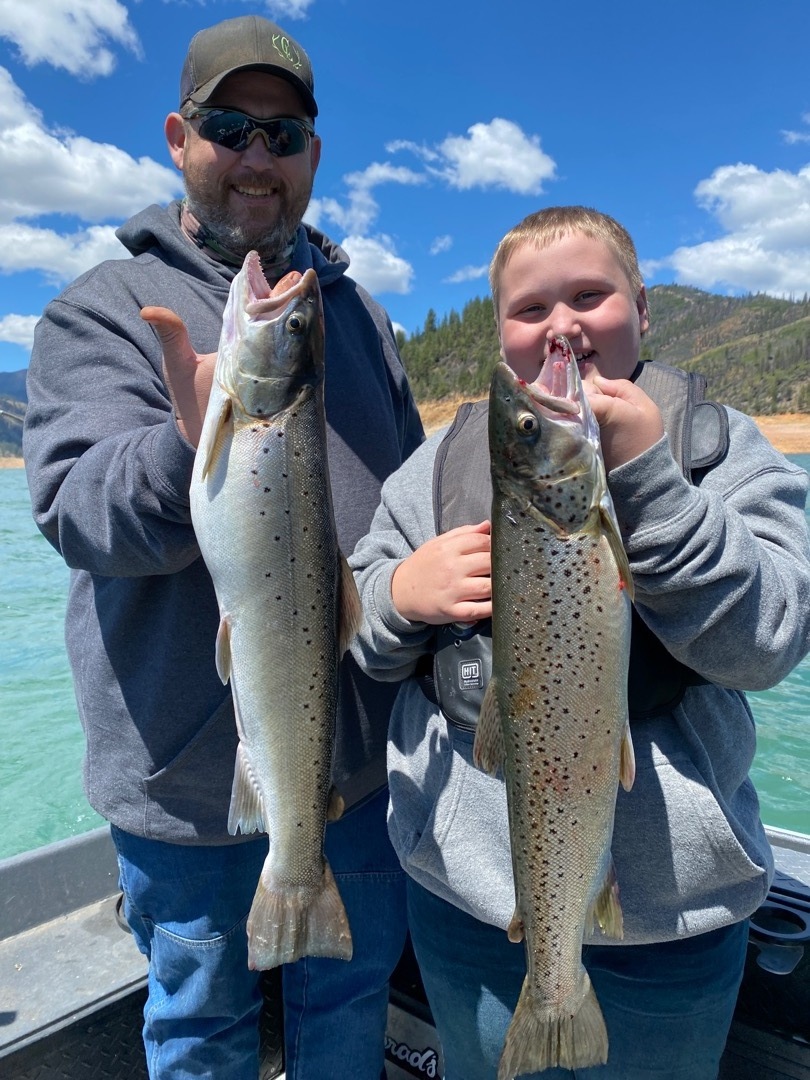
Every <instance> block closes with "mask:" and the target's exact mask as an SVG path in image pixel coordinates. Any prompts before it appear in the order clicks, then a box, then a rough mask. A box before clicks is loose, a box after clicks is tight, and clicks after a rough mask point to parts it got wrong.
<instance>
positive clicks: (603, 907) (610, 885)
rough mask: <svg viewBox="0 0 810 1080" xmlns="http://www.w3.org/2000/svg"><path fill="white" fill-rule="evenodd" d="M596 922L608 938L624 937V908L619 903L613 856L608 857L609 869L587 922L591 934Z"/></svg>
mask: <svg viewBox="0 0 810 1080" xmlns="http://www.w3.org/2000/svg"><path fill="white" fill-rule="evenodd" d="M594 922H596V923H598V924H599V929H600V930H601V931H602V933H603V934H607V936H608V937H612V938H616V939H621V938H623V937H624V919H623V916H622V906H621V904H620V903H619V883H618V881H617V880H616V867H615V866H614V865H613V856H612V855H610V856H608V868H607V871H606V873H605V878H604V881H603V882H602V884H601V886H600V888H599V892H598V893H597V894H596V896H595V898H594V901H593V904H592V905H591V908H590V911H589V912H588V917H587V919H586V921H585V925H586V928H587V930H588V932H589V933H593V927H594Z"/></svg>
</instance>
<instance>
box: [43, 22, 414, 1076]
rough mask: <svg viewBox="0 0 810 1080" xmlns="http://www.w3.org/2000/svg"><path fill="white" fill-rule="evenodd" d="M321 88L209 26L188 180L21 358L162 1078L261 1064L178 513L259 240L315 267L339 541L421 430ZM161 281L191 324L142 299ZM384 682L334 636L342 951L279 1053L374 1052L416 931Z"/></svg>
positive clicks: (334, 841) (282, 258)
mask: <svg viewBox="0 0 810 1080" xmlns="http://www.w3.org/2000/svg"><path fill="white" fill-rule="evenodd" d="M313 88H314V83H313V77H312V69H311V66H310V62H309V59H308V57H307V55H306V53H305V52H304V50H303V49H302V48H301V47H300V46H299V45H298V44H297V43H296V42H295V41H293V39H292V38H290V37H289V36H288V35H286V34H285V33H284V32H283V31H282V30H281V29H280V28H279V27H278V26H275V25H274V24H273V23H271V22H268V21H267V20H265V19H263V18H260V17H257V16H245V17H242V18H237V19H231V20H227V21H225V22H221V23H219V24H217V25H215V26H213V27H211V28H209V29H207V30H203V31H201V32H200V33H199V34H197V35H196V36H195V37H194V38H193V40H192V42H191V45H190V47H189V52H188V56H187V58H186V62H185V66H184V68H183V73H182V77H181V92H180V110H179V112H176V113H172V114H171V115H170V116H169V117H168V119H167V121H166V127H165V131H166V138H167V141H168V145H169V151H170V154H171V156H172V160H173V161H174V163H175V165H176V166H177V167H178V169H180V170H181V171H182V173H183V176H184V181H185V187H186V197H185V199H184V200H183V201H182V202H180V203H174V204H172V205H171V206H169V207H168V208H166V209H164V208H160V207H157V206H152V207H149V208H148V209H146V210H144V211H143V212H142V213H140V214H137V215H136V216H135V217H134V218H132V219H131V220H130V221H129V222H127V223H126V224H125V225H124V226H122V228H121V229H119V231H118V236H119V239H120V240H121V242H122V243H123V244H124V245H125V247H126V248H127V249H128V250H129V252H130V253H131V254H132V255H133V256H134V258H131V259H123V260H121V261H110V262H106V263H103V264H102V265H101V266H98V267H96V268H95V269H94V270H91V271H90V272H89V273H87V274H85V275H84V276H83V277H81V278H80V279H79V280H78V281H76V282H75V283H74V284H73V285H71V286H70V287H69V288H68V289H66V290H65V292H64V293H63V294H62V295H61V296H59V297H58V298H57V299H56V300H54V301H53V302H52V303H51V304H49V305H48V307H47V309H46V311H45V313H44V315H43V317H42V320H41V321H40V323H39V326H38V328H37V334H36V340H35V344H34V350H33V354H32V357H31V365H30V368H29V388H28V392H29V402H30V404H29V408H28V419H27V428H26V432H25V454H26V460H27V468H28V479H29V484H30V488H31V496H32V502H33V508H34V515H35V519H36V521H37V524H38V525H39V527H40V529H41V530H42V531H43V533H44V534H45V535H46V536H47V537H48V539H49V540H50V541H51V543H52V544H53V545H54V546H55V547H56V548H57V549H58V550H59V551H60V552H61V554H62V556H63V557H64V559H65V561H66V562H67V563H68V565H69V566H70V567H71V568H72V571H73V573H72V581H71V588H70V598H69V603H68V611H67V624H66V638H67V647H68V653H69V656H70V660H71V664H72V668H73V673H74V680H75V686H76V694H77V699H78V705H79V712H80V716H81V719H82V724H83V726H84V730H85V735H86V740H87V755H86V761H85V786H86V791H87V795H88V798H89V800H90V802H91V804H92V805H93V806H94V807H95V808H96V810H98V812H99V813H101V814H103V815H104V816H105V817H106V818H107V819H108V820H109V821H110V822H111V825H112V832H113V838H114V840H115V844H116V847H117V850H118V854H119V864H120V871H121V886H122V889H123V890H124V894H125V899H126V913H127V918H128V920H129V923H130V926H131V927H132V930H133V933H134V935H135V939H136V941H137V943H138V946H139V948H140V949H141V950H142V952H144V953H145V954H146V956H147V957H148V958H149V961H150V964H149V999H148V1002H147V1005H146V1009H145V1018H146V1019H145V1027H144V1042H145V1046H146V1052H147V1059H148V1066H149V1071H150V1076H151V1077H152V1078H155V1080H156V1078H159V1080H165V1078H174V1077H180V1076H182V1077H187V1076H191V1075H195V1076H208V1077H223V1078H227V1080H241V1078H242V1077H244V1078H250V1080H255V1078H256V1075H257V1070H258V1025H257V1018H258V1014H259V1011H260V1007H261V995H260V990H259V981H258V980H259V974H258V973H256V972H251V971H249V970H248V965H247V944H246V932H245V921H246V916H247V913H248V910H249V907H250V903H251V899H252V896H253V892H254V890H255V886H256V882H257V879H258V875H259V871H260V868H261V865H262V862H263V860H264V856H265V854H266V851H267V838H266V837H261V838H258V839H257V838H256V837H255V836H254V837H247V838H245V837H242V836H236V837H232V836H230V835H229V834H228V831H227V819H228V805H229V800H230V790H231V783H232V778H233V767H234V757H235V750H236V743H237V735H236V730H235V723H234V716H233V708H232V703H231V697H230V691H229V689H228V688H227V687H223V685H222V683H221V682H220V680H219V677H218V675H217V672H216V669H215V662H214V640H215V637H216V630H217V625H218V621H219V615H218V611H217V604H216V600H215V597H214V591H213V586H212V583H211V579H210V576H209V575H208V572H207V570H206V568H205V565H204V563H203V561H202V559H201V558H200V555H199V550H198V547H197V544H196V541H195V536H194V531H193V528H192V525H191V519H190V513H189V481H190V477H191V470H192V465H193V460H194V446H195V443H196V441H197V439H198V437H199V421H200V417H201V414H202V412H203V411H204V408H205V401H206V400H207V394H208V389H209V388H210V384H211V378H212V368H213V360H214V357H213V355H212V354H213V353H214V352H215V350H216V348H217V342H218V339H219V333H220V327H221V320H222V312H223V309H224V306H225V302H226V299H227V295H228V288H229V285H230V282H231V280H232V279H233V277H234V275H235V273H236V272H237V271H238V269H239V268H240V267H241V264H242V261H243V259H244V256H245V254H246V253H247V252H248V251H249V250H250V249H252V248H255V249H256V250H257V251H258V252H259V254H260V256H261V258H262V265H263V268H264V271H265V274H266V276H267V277H268V280H269V281H270V283H271V284H272V283H274V282H275V281H278V280H279V279H280V278H281V277H282V276H283V275H284V274H286V273H287V272H288V271H289V270H295V271H299V272H301V273H303V271H304V270H306V269H307V268H308V267H314V269H315V271H316V272H317V275H318V278H319V282H320V286H321V291H322V295H323V303H324V319H325V335H326V372H327V377H326V412H327V421H328V428H329V430H328V449H329V460H330V476H331V483H332V490H333V496H334V502H335V512H336V518H337V527H338V536H339V540H340V544H341V548H342V550H343V551H344V552H345V553H346V554H348V553H350V552H351V551H352V549H353V548H354V545H355V543H356V541H357V539H358V538H359V537H360V536H361V535H362V534H363V533H364V532H365V530H366V529H367V527H368V525H369V523H370V521H371V517H372V514H373V511H374V509H375V508H376V506H377V503H378V501H379V490H380V485H381V483H382V481H383V480H384V479H385V477H386V476H387V475H388V474H389V473H391V472H392V471H393V470H394V469H395V468H397V467H398V465H399V464H400V463H401V462H402V461H403V460H404V459H405V458H406V457H407V456H408V454H410V452H411V451H412V450H413V449H414V448H415V447H416V446H417V445H418V444H419V442H420V441H421V439H422V428H421V424H420V422H419V418H418V413H417V412H416V408H415V406H414V403H413V400H412V398H411V395H410V392H409V389H408V386H407V380H406V378H405V375H404V372H403V369H402V366H401V363H400V360H399V356H398V353H397V349H396V344H395V341H394V337H393V332H392V328H391V325H390V322H389V320H388V318H387V316H386V315H385V313H384V311H383V310H382V309H381V308H380V307H379V305H377V304H376V303H375V302H374V301H373V300H372V299H371V298H370V297H369V296H368V295H367V294H366V293H365V292H364V291H363V290H362V289H361V288H360V287H359V286H358V285H356V284H355V283H354V282H353V281H352V280H351V279H350V278H349V277H347V276H346V269H347V266H348V260H347V258H346V256H345V254H344V253H343V252H342V251H341V249H340V248H339V247H337V246H336V245H335V244H333V243H331V242H330V241H329V240H328V239H327V238H326V237H325V236H323V235H321V234H320V233H318V232H316V231H315V230H314V229H311V228H310V227H308V226H304V225H302V224H301V218H302V215H303V213H304V211H305V209H306V206H307V203H308V201H309V198H310V193H311V190H312V182H313V177H314V175H315V171H316V169H317V165H318V160H319V156H320V148H321V143H320V139H319V137H318V136H317V135H316V134H315V133H314V120H315V117H316V116H317V112H318V109H317V105H316V103H315V98H314V96H313ZM151 306H162V307H169V308H171V309H172V310H173V311H174V312H176V314H177V315H178V316H179V319H180V320H182V324H183V325H181V324H180V323H178V324H177V325H176V326H175V328H174V329H172V327H171V326H169V327H167V326H166V325H164V324H163V323H160V324H158V325H156V326H153V325H151V324H150V323H148V322H146V321H144V319H142V318H141V315H140V312H141V309H142V308H145V307H151ZM184 326H185V327H186V328H187V330H188V336H186V333H185V330H184ZM161 342H163V343H164V347H163V348H162V347H161ZM164 363H165V372H166V378H167V379H168V380H169V383H170V385H171V387H172V394H171V395H170V393H169V392H168V389H167V385H166V382H165V381H164V374H163V373H164ZM172 400H174V402H175V407H174V408H173V406H172ZM395 689H396V688H395V687H392V688H389V687H384V686H380V685H379V684H375V683H372V682H371V681H370V680H369V679H367V678H366V677H365V676H364V675H362V674H361V673H360V671H359V669H358V668H357V667H356V665H355V664H354V662H353V661H352V660H351V659H350V658H347V659H346V660H345V661H344V665H343V669H342V678H341V692H340V709H339V717H338V731H337V737H336V750H335V761H334V768H333V779H334V783H335V785H336V787H337V788H338V790H339V792H340V794H341V795H342V796H343V798H344V800H345V803H346V808H347V810H346V812H345V814H344V816H343V818H342V819H340V820H339V821H337V822H335V823H332V824H330V825H329V826H328V828H327V835H326V854H327V858H328V860H329V862H330V864H331V866H332V869H333V870H334V872H335V877H336V879H337V883H338V887H339V889H340V892H341V895H342V898H343V901H344V904H345V906H346V909H347V913H348V917H349V921H350V924H351V931H352V936H353V939H354V957H353V959H352V960H351V961H350V962H346V961H342V960H328V959H316V960H313V959H312V958H305V959H303V960H300V961H298V962H297V963H295V964H293V965H289V966H288V967H287V968H285V969H284V976H283V981H284V997H285V1039H286V1074H287V1076H288V1077H289V1078H302V1080H303V1078H311V1080H323V1078H324V1077H326V1076H332V1077H351V1078H352V1080H362V1078H364V1077H367V1078H369V1080H378V1078H379V1077H380V1075H381V1074H382V1071H383V1035H384V1025H385V1015H386V1009H387V982H388V977H389V975H390V972H391V970H392V969H393V967H394V965H395V964H396V962H397V960H398V958H399V954H400V952H401V948H402V944H403V940H404V933H405V930H404V900H403V882H402V877H401V870H400V868H399V864H398V861H397V859H396V857H395V855H394V853H393V851H392V849H391V847H390V843H389V841H388V836H387V831H386V823H385V815H386V807H387V792H386V790H385V738H386V728H387V720H388V714H389V711H390V705H391V703H392V700H393V695H394V692H395ZM291 721H294V718H291Z"/></svg>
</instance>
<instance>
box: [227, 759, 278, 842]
mask: <svg viewBox="0 0 810 1080" xmlns="http://www.w3.org/2000/svg"><path fill="white" fill-rule="evenodd" d="M237 829H238V830H239V832H241V833H243V834H244V835H247V834H248V833H253V832H261V831H262V830H263V829H267V826H266V825H265V814H264V801H263V799H262V792H261V788H260V787H259V782H258V780H257V779H256V774H255V772H254V771H253V766H252V765H251V763H250V758H249V757H248V755H247V752H246V751H245V748H244V746H243V745H242V743H241V742H240V743H239V745H238V746H237V748H236V768H235V769H234V772H233V787H232V788H231V805H230V808H229V810H228V832H229V833H230V834H231V836H236V832H237ZM267 831H269V830H267Z"/></svg>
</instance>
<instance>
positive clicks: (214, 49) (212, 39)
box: [180, 15, 318, 120]
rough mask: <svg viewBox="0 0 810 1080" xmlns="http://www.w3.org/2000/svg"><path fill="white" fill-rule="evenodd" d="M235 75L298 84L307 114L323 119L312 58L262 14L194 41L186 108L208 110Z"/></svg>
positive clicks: (184, 84) (185, 79) (184, 79)
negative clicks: (225, 82)
mask: <svg viewBox="0 0 810 1080" xmlns="http://www.w3.org/2000/svg"><path fill="white" fill-rule="evenodd" d="M235 71H266V72H267V73H268V74H269V75H278V76H279V78H281V79H286V80H287V82H289V83H292V85H293V86H294V87H295V89H296V90H297V91H298V93H299V94H300V96H301V100H302V101H303V103H304V107H305V108H306V111H307V115H308V116H310V117H312V119H313V120H314V118H315V117H316V116H317V115H318V106H317V105H316V104H315V98H314V97H313V90H314V88H315V81H314V79H313V77H312V65H311V64H310V62H309V57H308V56H307V54H306V53H305V52H304V50H303V49H302V48H301V46H300V45H299V44H298V42H297V41H295V40H294V39H293V38H291V37H290V35H289V34H287V33H285V32H284V31H283V30H282V29H281V27H280V26H276V24H275V23H272V22H270V21H269V19H263V18H262V17H261V16H260V15H241V16H239V18H237V19H225V21H224V22H220V23H217V24H216V26H209V27H208V28H207V29H205V30H200V31H199V32H198V33H196V34H195V35H194V37H193V38H192V39H191V44H190V45H189V47H188V54H187V56H186V61H185V63H184V64H183V73H182V75H181V76H180V108H181V109H182V107H183V106H184V105H185V103H186V102H187V101H193V102H194V104H195V105H204V104H205V103H206V102H207V101H208V99H209V98H210V97H211V95H212V94H213V92H214V91H215V90H216V88H217V87H218V86H219V84H220V83H221V82H222V80H223V79H225V78H227V76H228V75H232V74H233V73H234V72H235Z"/></svg>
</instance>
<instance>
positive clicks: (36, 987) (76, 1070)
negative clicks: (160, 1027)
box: [0, 828, 810, 1080]
mask: <svg viewBox="0 0 810 1080" xmlns="http://www.w3.org/2000/svg"><path fill="white" fill-rule="evenodd" d="M768 833H769V837H770V839H771V843H772V844H773V846H774V852H775V855H776V860H777V866H778V873H777V877H776V880H775V881H774V886H773V888H772V890H771V893H770V895H769V898H768V901H767V903H766V904H765V905H763V908H761V909H760V912H758V913H757V916H756V917H755V920H754V921H755V922H756V923H757V927H756V928H755V929H752V934H751V943H750V945H749V956H748V961H747V964H746V975H745V979H744V982H743V989H742V991H741V994H740V1000H739V1002H738V1007H737V1013H736V1015H735V1022H734V1025H733V1026H732V1031H731V1035H730V1037H729V1042H728V1046H727V1049H726V1053H725V1055H724V1058H723V1064H722V1069H721V1074H720V1077H721V1080H810V837H807V836H804V835H802V834H798V833H788V832H784V831H783V830H777V829H769V830H768ZM118 897H119V892H118V882H117V865H116V859H115V851H114V848H113V845H112V841H111V839H110V836H109V831H108V830H107V829H106V828H102V829H98V830H96V831H94V832H92V833H88V834H86V835H84V836H81V837H77V838H74V839H71V840H67V841H63V842H60V843H58V844H54V845H51V846H49V847H46V848H41V849H39V850H38V851H34V852H28V853H26V854H25V855H21V856H17V857H15V858H13V859H9V860H6V861H5V862H3V863H0V1073H2V1076H3V1077H4V1080H75V1078H79V1077H81V1078H82V1080H96V1078H98V1080H106V1078H108V1077H109V1078H111V1080H113V1078H114V1080H119V1078H124V1077H126V1078H127V1080H146V1075H147V1074H146V1068H145V1064H144V1058H143V1048H142V1044H141V1038H140V1028H141V1022H142V1009H143V1003H144V1000H145V997H146V989H145V987H146V962H145V960H144V958H143V957H142V956H141V955H140V953H139V952H138V950H137V948H136V947H135V944H134V942H133V940H132V937H131V935H130V934H129V933H128V932H127V928H126V924H125V923H124V922H123V920H122V919H121V917H120V914H119V912H118V910H117V902H118ZM263 990H264V997H265V1007H264V1010H263V1014H262V1068H261V1073H260V1080H273V1078H279V1080H283V1061H282V1057H283V1054H282V1041H283V1040H282V1009H281V990H280V976H279V973H278V972H277V971H276V972H267V973H265V976H264V984H263ZM386 1053H387V1063H386V1068H387V1070H388V1076H389V1080H394V1078H397V1080H406V1078H408V1077H414V1076H417V1077H419V1076H435V1077H438V1076H441V1050H440V1048H439V1046H438V1042H437V1040H436V1037H435V1031H434V1029H433V1027H432V1024H431V1018H430V1011H429V1009H428V1007H427V1004H426V1002H425V999H424V994H423V991H422V988H421V981H420V979H419V973H418V969H417V968H416V964H415V961H414V959H413V956H412V954H411V953H406V956H405V957H404V958H403V961H402V963H401V964H400V968H399V970H398V972H397V975H396V977H395V979H394V981H393V985H392V991H391V1005H390V1009H389V1032H388V1039H387V1047H386Z"/></svg>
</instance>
